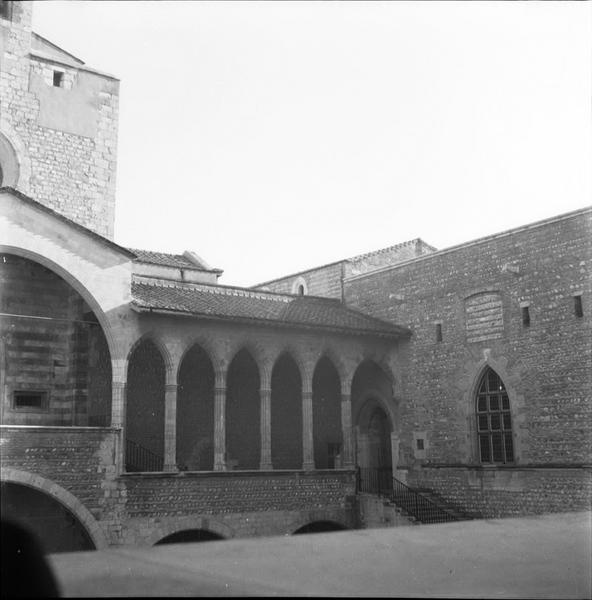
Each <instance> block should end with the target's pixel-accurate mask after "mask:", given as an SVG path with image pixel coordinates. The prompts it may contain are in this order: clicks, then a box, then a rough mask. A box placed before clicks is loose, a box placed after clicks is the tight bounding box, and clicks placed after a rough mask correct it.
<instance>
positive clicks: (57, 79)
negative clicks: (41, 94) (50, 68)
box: [53, 71, 64, 87]
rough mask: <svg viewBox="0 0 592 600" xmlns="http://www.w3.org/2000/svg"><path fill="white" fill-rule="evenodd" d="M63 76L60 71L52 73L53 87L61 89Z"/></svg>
mask: <svg viewBox="0 0 592 600" xmlns="http://www.w3.org/2000/svg"><path fill="white" fill-rule="evenodd" d="M63 85H64V74H63V73H62V72H61V71H54V72H53V87H63Z"/></svg>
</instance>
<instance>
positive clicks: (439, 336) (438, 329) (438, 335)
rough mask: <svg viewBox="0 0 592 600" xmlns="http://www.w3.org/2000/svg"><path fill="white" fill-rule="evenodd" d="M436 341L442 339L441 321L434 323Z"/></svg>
mask: <svg viewBox="0 0 592 600" xmlns="http://www.w3.org/2000/svg"><path fill="white" fill-rule="evenodd" d="M436 341H437V342H441V341H442V324H441V323H436Z"/></svg>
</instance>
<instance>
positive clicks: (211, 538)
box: [154, 529, 224, 546]
mask: <svg viewBox="0 0 592 600" xmlns="http://www.w3.org/2000/svg"><path fill="white" fill-rule="evenodd" d="M223 539H224V538H223V537H222V536H221V535H220V534H218V533H214V532H213V531H209V530H207V529H184V530H183V531H177V532H175V533H171V534H170V535H167V536H166V537H163V538H162V539H161V540H159V541H158V542H156V544H154V545H155V546H160V545H163V544H188V543H191V542H215V541H217V540H223Z"/></svg>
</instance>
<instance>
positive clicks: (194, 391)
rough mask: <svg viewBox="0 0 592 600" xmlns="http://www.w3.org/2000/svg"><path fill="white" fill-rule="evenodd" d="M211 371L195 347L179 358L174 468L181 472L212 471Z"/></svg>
mask: <svg viewBox="0 0 592 600" xmlns="http://www.w3.org/2000/svg"><path fill="white" fill-rule="evenodd" d="M214 379H215V374H214V367H213V365H212V361H211V359H210V357H209V356H208V354H207V352H206V351H205V350H204V349H203V348H202V347H201V346H199V345H197V344H195V345H194V346H193V347H192V348H191V349H190V350H189V351H188V352H187V353H186V354H185V356H184V357H183V361H182V362H181V366H180V368H179V387H178V392H177V466H178V467H179V469H180V470H181V471H212V470H213V469H214Z"/></svg>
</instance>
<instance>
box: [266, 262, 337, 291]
mask: <svg viewBox="0 0 592 600" xmlns="http://www.w3.org/2000/svg"><path fill="white" fill-rule="evenodd" d="M342 268H343V262H338V263H333V264H330V265H325V266H323V267H319V268H318V269H311V270H309V271H303V272H302V273H296V274H294V275H290V276H289V277H283V278H281V279H276V280H274V281H269V282H267V283H264V284H262V285H258V286H256V289H257V288H259V289H266V290H269V291H271V292H279V293H283V294H293V293H295V290H294V285H295V284H297V283H299V282H301V281H303V282H304V284H305V286H306V293H307V294H308V295H311V296H324V297H326V298H337V299H339V300H341V279H342Z"/></svg>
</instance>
